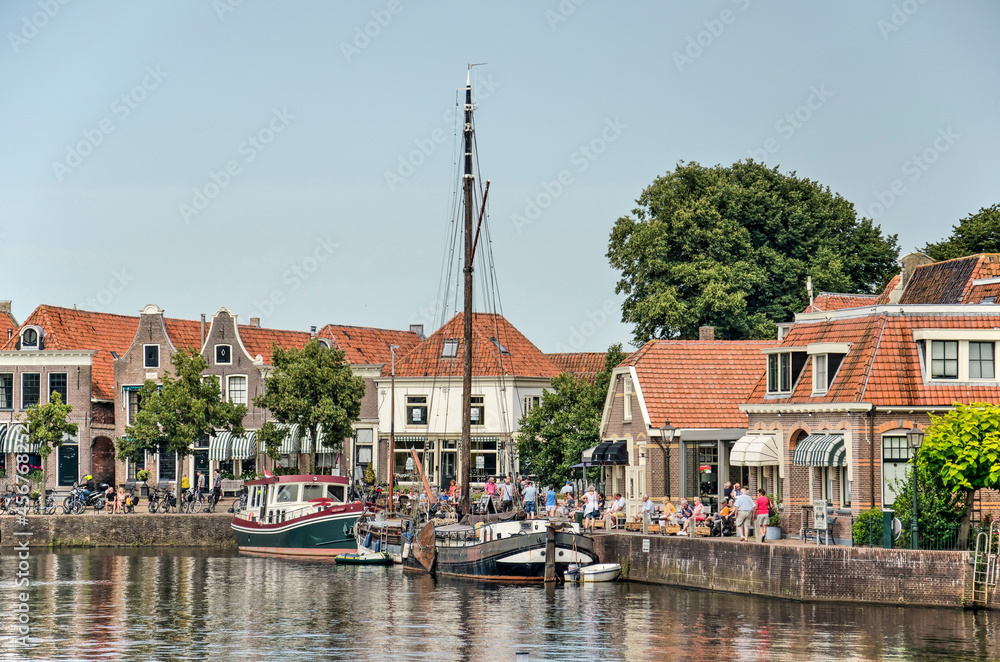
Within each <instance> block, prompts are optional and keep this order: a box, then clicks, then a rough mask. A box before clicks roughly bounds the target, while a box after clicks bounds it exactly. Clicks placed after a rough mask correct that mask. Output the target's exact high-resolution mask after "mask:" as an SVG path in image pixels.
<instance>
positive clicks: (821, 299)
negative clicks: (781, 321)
mask: <svg viewBox="0 0 1000 662" xmlns="http://www.w3.org/2000/svg"><path fill="white" fill-rule="evenodd" d="M879 296H880V295H878V294H841V293H838V292H820V294H819V296H818V297H816V298H815V299H814V300H813V304H812V305H811V306H807V307H806V309H805V310H804V311H803V312H806V313H818V312H822V311H826V310H843V309H844V308H865V307H868V306H874V305H875V303H876V302H877V301H878V298H879Z"/></svg>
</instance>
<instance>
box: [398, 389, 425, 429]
mask: <svg viewBox="0 0 1000 662" xmlns="http://www.w3.org/2000/svg"><path fill="white" fill-rule="evenodd" d="M416 398H423V402H417V401H416ZM411 399H413V400H414V401H413V402H410V400H411ZM411 408H423V410H424V414H425V417H424V420H422V421H419V422H418V421H412V422H411V420H410V409H411ZM403 414H404V416H405V417H406V418H405V419H404V420H403V423H404V424H405V425H419V426H421V427H424V426H425V425H429V424H430V423H429V422H428V420H427V419H429V418H430V417H431V410H430V404H429V403H428V397H427V396H426V395H408V396H406V405H405V409H404V410H403Z"/></svg>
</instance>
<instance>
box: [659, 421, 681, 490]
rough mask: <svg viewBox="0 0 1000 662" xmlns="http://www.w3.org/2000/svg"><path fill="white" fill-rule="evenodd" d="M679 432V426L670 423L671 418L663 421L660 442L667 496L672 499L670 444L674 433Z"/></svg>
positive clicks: (672, 441)
mask: <svg viewBox="0 0 1000 662" xmlns="http://www.w3.org/2000/svg"><path fill="white" fill-rule="evenodd" d="M676 433H677V428H675V427H674V426H673V425H671V424H670V420H669V419H668V420H666V421H664V422H663V425H661V426H660V444H661V445H662V446H663V450H664V454H663V475H664V481H665V482H664V485H665V487H666V489H665V490H664V491H665V493H666V494H665V496H666V497H667V499H670V444H672V443H674V435H675V434H676Z"/></svg>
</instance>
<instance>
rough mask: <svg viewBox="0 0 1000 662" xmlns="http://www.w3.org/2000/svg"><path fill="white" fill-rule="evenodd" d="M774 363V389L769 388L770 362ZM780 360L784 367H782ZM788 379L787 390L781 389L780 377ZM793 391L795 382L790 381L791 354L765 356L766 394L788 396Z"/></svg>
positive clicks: (781, 353) (779, 353)
mask: <svg viewBox="0 0 1000 662" xmlns="http://www.w3.org/2000/svg"><path fill="white" fill-rule="evenodd" d="M772 357H773V360H774V361H775V362H776V364H777V365H776V370H775V376H774V382H775V383H774V389H772V388H771V361H772ZM782 360H784V361H785V365H784V366H782ZM783 375H784V376H786V377H787V378H788V388H785V389H782V388H781V378H782V376H783ZM794 390H795V381H794V380H793V379H792V352H790V351H789V352H771V353H769V354H768V355H767V393H768V395H789V394H790V393H791V392H792V391H794Z"/></svg>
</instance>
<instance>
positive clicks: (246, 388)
mask: <svg viewBox="0 0 1000 662" xmlns="http://www.w3.org/2000/svg"><path fill="white" fill-rule="evenodd" d="M234 379H242V380H243V402H233V398H232V389H231V388H230V385H231V384H232V381H233V380H234ZM225 397H226V400H228V401H229V402H231V403H232V404H234V405H247V406H249V404H250V378H249V377H248V376H247V375H226V396H225Z"/></svg>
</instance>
